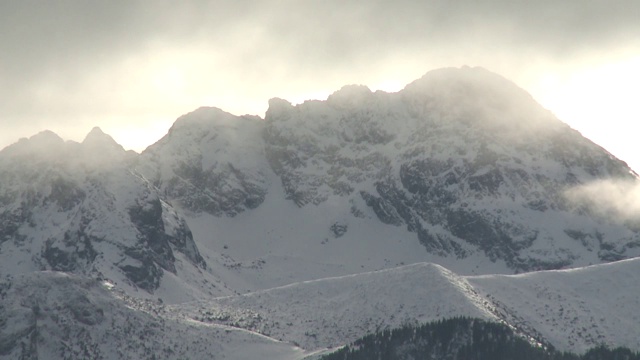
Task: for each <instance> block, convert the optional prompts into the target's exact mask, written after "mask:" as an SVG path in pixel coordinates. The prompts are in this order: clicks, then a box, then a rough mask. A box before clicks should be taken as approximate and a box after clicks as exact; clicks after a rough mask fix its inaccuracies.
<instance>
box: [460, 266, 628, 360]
mask: <svg viewBox="0 0 640 360" xmlns="http://www.w3.org/2000/svg"><path fill="white" fill-rule="evenodd" d="M466 280H467V281H468V282H469V283H470V284H472V285H473V287H474V288H475V289H477V291H478V292H479V293H481V294H482V295H483V296H485V297H487V298H488V299H490V300H492V301H493V302H495V303H496V304H498V306H499V307H501V308H502V309H504V311H505V313H508V314H510V315H509V316H508V319H509V320H510V321H512V322H515V323H518V324H519V325H525V324H526V326H528V327H530V328H534V329H536V330H537V331H538V332H539V333H541V334H542V335H544V337H545V338H546V339H547V340H548V341H549V342H550V343H552V344H553V345H554V346H556V347H557V348H558V349H561V350H569V351H573V352H578V353H580V352H584V351H586V350H587V349H589V348H592V347H594V346H596V345H600V344H605V345H607V346H610V347H616V346H625V347H628V348H631V349H635V350H636V351H637V350H638V349H640V329H639V328H638V322H639V321H640V315H638V311H637V309H638V308H640V296H639V290H638V289H640V259H637V258H636V259H630V260H622V261H618V262H615V263H610V264H600V265H593V266H588V267H583V268H577V269H567V270H557V271H541V272H534V273H528V274H521V275H485V276H477V277H466Z"/></svg>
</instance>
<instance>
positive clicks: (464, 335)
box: [322, 318, 640, 360]
mask: <svg viewBox="0 0 640 360" xmlns="http://www.w3.org/2000/svg"><path fill="white" fill-rule="evenodd" d="M410 359H411V360H413V359H437V360H508V359H514V360H640V354H638V353H634V352H632V351H631V350H629V349H625V348H617V349H608V348H606V347H597V348H594V349H592V350H590V351H589V352H587V353H586V354H584V355H577V354H572V353H566V352H559V351H556V350H554V349H553V348H552V347H543V346H540V345H539V344H535V343H533V342H530V341H527V340H525V339H524V338H523V337H521V336H519V335H517V334H515V333H514V332H513V331H512V330H511V328H509V327H508V326H506V325H503V324H499V323H494V322H487V321H484V320H479V319H471V318H453V319H447V320H440V321H436V322H432V323H428V324H424V325H420V326H414V325H407V326H404V327H401V328H398V329H393V330H384V331H381V332H378V333H375V334H371V335H368V336H365V337H363V338H361V339H359V340H356V341H355V342H354V343H352V344H350V345H348V346H345V347H344V348H342V349H340V350H338V351H336V352H334V353H331V354H328V355H325V356H323V357H322V360H410Z"/></svg>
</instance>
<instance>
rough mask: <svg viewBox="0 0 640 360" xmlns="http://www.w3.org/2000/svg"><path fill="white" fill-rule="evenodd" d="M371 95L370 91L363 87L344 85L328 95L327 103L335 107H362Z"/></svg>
mask: <svg viewBox="0 0 640 360" xmlns="http://www.w3.org/2000/svg"><path fill="white" fill-rule="evenodd" d="M372 94H373V93H372V92H371V90H370V89H369V88H368V87H366V86H364V85H345V86H343V87H342V88H340V90H338V91H336V92H334V93H333V94H331V95H329V97H328V98H327V103H329V104H331V105H333V106H337V107H352V106H356V105H363V104H364V103H365V102H366V101H367V100H368V99H370V98H371V96H372Z"/></svg>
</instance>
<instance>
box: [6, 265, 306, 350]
mask: <svg viewBox="0 0 640 360" xmlns="http://www.w3.org/2000/svg"><path fill="white" fill-rule="evenodd" d="M112 286H113V284H111V283H108V282H104V283H100V282H98V281H95V280H92V279H86V278H83V277H78V276H75V275H68V274H63V273H57V272H36V273H30V274H22V275H19V276H16V277H5V278H3V279H2V281H0V299H2V306H0V359H3V360H4V359H7V360H13V359H36V358H37V359H42V360H49V359H51V360H53V359H104V360H110V359H113V360H116V359H194V360H195V359H203V360H204V359H212V358H216V359H219V358H226V359H274V360H275V359H283V360H286V359H291V360H293V359H300V358H302V357H303V356H304V353H303V352H302V351H301V350H300V349H299V348H296V347H295V346H292V345H290V344H285V343H281V342H277V341H274V340H272V339H269V338H267V337H264V336H261V335H258V334H255V333H251V332H248V331H245V330H241V329H237V328H231V327H228V326H220V325H211V324H203V323H200V322H195V321H187V320H182V319H178V318H176V317H171V316H160V315H158V314H159V313H161V312H162V308H163V306H162V305H160V304H152V305H151V306H145V304H149V302H145V301H141V300H137V299H135V298H130V297H128V296H126V295H124V294H122V293H118V292H115V290H109V289H110V288H111V287H112Z"/></svg>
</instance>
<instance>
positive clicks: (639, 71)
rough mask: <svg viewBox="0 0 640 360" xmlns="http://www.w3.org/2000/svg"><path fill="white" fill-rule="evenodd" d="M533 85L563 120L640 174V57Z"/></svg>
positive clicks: (557, 75) (548, 77) (558, 75)
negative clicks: (639, 99) (639, 96)
mask: <svg viewBox="0 0 640 360" xmlns="http://www.w3.org/2000/svg"><path fill="white" fill-rule="evenodd" d="M565 71H566V70H565ZM530 86H531V88H530V91H531V92H532V94H533V95H534V97H535V98H536V99H537V100H538V101H539V102H540V103H541V104H542V105H543V106H544V107H546V108H548V109H550V110H551V111H552V112H553V113H554V114H555V115H556V116H557V117H558V118H559V119H561V120H562V121H564V122H566V123H567V124H569V125H570V126H571V127H573V128H575V129H577V130H579V131H580V132H581V133H582V134H583V135H584V136H586V137H588V138H589V139H591V140H592V141H594V142H595V143H597V144H599V145H601V146H603V147H604V148H605V149H607V150H608V151H610V152H611V153H613V154H614V155H616V156H617V157H620V158H621V159H622V160H625V161H627V162H628V163H629V165H630V166H631V167H632V168H634V169H635V170H636V171H638V170H640V159H639V158H638V153H639V150H640V149H639V147H638V145H637V144H638V142H637V136H638V134H640V105H639V103H638V101H637V97H638V94H640V56H635V57H629V58H626V59H620V60H617V61H615V62H611V63H605V64H600V65H597V66H593V67H586V68H581V69H577V70H575V71H566V72H561V73H549V74H545V75H542V76H540V78H539V80H538V81H537V82H534V83H533V84H531V85H530Z"/></svg>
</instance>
